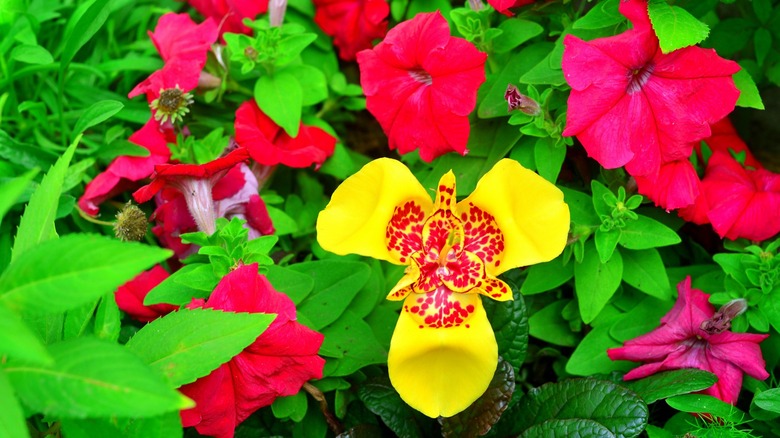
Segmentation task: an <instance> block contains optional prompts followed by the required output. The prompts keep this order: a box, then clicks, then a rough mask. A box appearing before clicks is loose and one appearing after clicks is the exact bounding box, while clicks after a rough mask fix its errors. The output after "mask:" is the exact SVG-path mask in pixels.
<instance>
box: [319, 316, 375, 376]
mask: <svg viewBox="0 0 780 438" xmlns="http://www.w3.org/2000/svg"><path fill="white" fill-rule="evenodd" d="M321 332H322V334H323V335H325V340H324V341H323V342H322V347H320V354H321V355H323V356H326V357H328V358H329V359H328V361H327V362H326V363H325V370H324V371H323V374H324V375H325V376H331V377H333V376H346V375H349V374H352V373H354V372H355V371H357V370H359V369H360V368H363V367H364V366H366V365H372V364H378V363H384V362H386V361H387V351H385V349H384V348H382V346H381V345H379V341H377V339H376V337H375V336H374V333H373V332H372V331H371V327H370V326H369V325H368V324H366V322H365V321H363V320H362V319H360V318H358V317H357V316H355V315H354V314H353V313H352V312H351V311H350V310H347V311H345V312H344V313H343V314H342V315H341V317H340V318H339V319H338V320H337V321H336V322H334V323H332V324H330V325H329V326H327V327H325V328H324V329H322V330H321Z"/></svg>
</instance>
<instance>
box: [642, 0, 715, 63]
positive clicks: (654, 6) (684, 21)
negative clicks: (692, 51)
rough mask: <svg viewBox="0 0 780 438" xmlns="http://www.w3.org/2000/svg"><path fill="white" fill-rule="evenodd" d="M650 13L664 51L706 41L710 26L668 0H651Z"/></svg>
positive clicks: (649, 4) (649, 3) (667, 51)
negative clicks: (667, 0)
mask: <svg viewBox="0 0 780 438" xmlns="http://www.w3.org/2000/svg"><path fill="white" fill-rule="evenodd" d="M647 6H648V8H647V9H648V13H649V15H650V22H651V23H652V25H653V29H654V30H655V33H656V35H657V36H658V42H659V43H660V45H661V51H662V52H663V53H669V52H672V51H675V50H677V49H682V48H683V47H687V46H692V45H694V44H698V43H700V42H702V41H704V39H705V38H707V35H709V33H710V28H709V27H708V26H707V25H706V24H704V23H702V22H701V21H699V20H697V19H696V17H694V16H693V15H691V14H690V13H689V12H688V11H686V10H685V9H683V8H681V7H678V6H674V5H670V4H669V3H667V2H666V0H650V1H649V2H648V5H647Z"/></svg>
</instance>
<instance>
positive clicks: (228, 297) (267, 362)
mask: <svg viewBox="0 0 780 438" xmlns="http://www.w3.org/2000/svg"><path fill="white" fill-rule="evenodd" d="M257 269H258V268H257V264H252V265H244V266H240V267H239V268H237V269H236V270H234V271H233V272H231V273H229V274H228V275H226V276H225V277H224V278H223V279H222V280H221V281H220V282H219V284H218V285H217V287H216V288H215V289H214V292H213V293H212V294H211V296H210V297H209V298H208V300H206V301H205V302H204V301H203V300H193V302H192V304H190V305H189V306H188V307H190V308H196V307H204V308H209V309H219V310H224V311H228V312H249V313H275V314H276V315H277V316H276V318H275V319H274V321H273V323H271V325H270V326H269V327H268V329H267V330H266V331H265V332H263V334H261V335H260V337H258V338H257V340H255V341H254V342H253V343H252V344H251V345H249V346H248V347H247V348H245V349H244V351H242V352H241V353H239V354H238V355H237V356H235V357H234V358H233V359H231V360H230V361H229V362H227V363H225V364H223V365H221V366H220V367H219V368H217V369H216V370H214V371H212V372H211V374H209V375H208V376H205V377H201V378H200V379H198V380H197V381H195V382H194V383H191V384H188V385H184V386H182V387H181V388H180V391H181V392H182V393H183V394H184V395H186V396H187V397H189V398H191V399H192V400H193V401H195V403H196V406H195V407H194V408H192V409H189V410H185V411H182V412H181V418H182V423H183V425H184V426H185V427H190V426H194V427H195V429H197V431H198V432H199V433H200V434H203V435H209V436H215V437H232V436H233V433H234V430H235V428H236V426H237V425H238V424H240V423H241V422H242V421H244V420H245V419H246V418H247V417H249V416H250V415H251V414H252V413H253V412H255V411H256V410H258V409H260V408H261V407H263V406H268V405H270V404H271V403H273V401H274V400H275V399H276V398H277V397H283V396H290V395H294V394H296V393H298V391H300V389H301V387H302V386H303V384H304V383H306V382H307V381H308V380H311V379H320V378H322V370H323V366H324V365H325V361H324V360H323V359H322V358H321V357H319V356H318V355H317V352H318V351H319V348H320V345H322V341H323V336H322V334H320V333H317V332H315V331H314V330H311V329H309V328H307V327H305V326H303V325H301V324H300V323H298V322H297V321H296V315H295V305H294V304H293V302H292V300H290V298H288V297H287V295H285V294H283V293H280V292H277V291H275V290H274V288H273V286H271V283H270V282H269V281H268V279H266V278H265V276H263V275H260V274H258V271H257Z"/></svg>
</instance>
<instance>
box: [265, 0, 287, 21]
mask: <svg viewBox="0 0 780 438" xmlns="http://www.w3.org/2000/svg"><path fill="white" fill-rule="evenodd" d="M286 11H287V0H271V1H269V2H268V15H269V17H270V22H271V27H282V23H283V22H284V13H285V12H286Z"/></svg>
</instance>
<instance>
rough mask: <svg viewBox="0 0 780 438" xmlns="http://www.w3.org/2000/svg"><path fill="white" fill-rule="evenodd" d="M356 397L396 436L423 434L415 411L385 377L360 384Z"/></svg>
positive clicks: (407, 436)
mask: <svg viewBox="0 0 780 438" xmlns="http://www.w3.org/2000/svg"><path fill="white" fill-rule="evenodd" d="M358 397H359V398H360V400H361V401H362V402H363V403H365V405H366V407H367V408H368V410H369V411H371V412H373V413H374V414H376V415H379V417H380V418H381V419H382V421H383V422H384V423H385V424H386V425H387V427H389V428H390V430H392V431H393V432H395V434H396V435H397V436H402V437H404V438H415V437H419V438H422V437H423V436H424V435H423V432H422V430H421V429H420V425H419V424H418V422H417V420H416V418H415V415H416V411H415V410H414V409H412V408H410V407H409V405H407V404H406V403H404V401H403V400H401V396H399V395H398V393H397V392H396V391H395V389H394V388H393V387H392V386H391V385H390V380H389V379H388V378H387V377H378V378H374V379H372V380H370V381H368V382H366V383H365V384H363V385H362V386H360V388H359V389H358Z"/></svg>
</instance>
